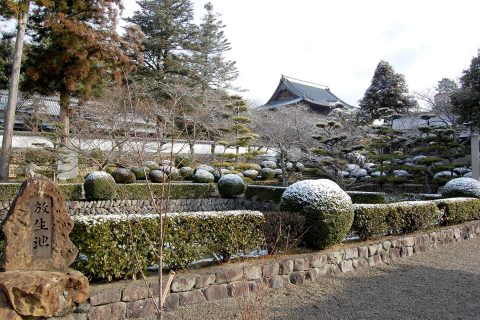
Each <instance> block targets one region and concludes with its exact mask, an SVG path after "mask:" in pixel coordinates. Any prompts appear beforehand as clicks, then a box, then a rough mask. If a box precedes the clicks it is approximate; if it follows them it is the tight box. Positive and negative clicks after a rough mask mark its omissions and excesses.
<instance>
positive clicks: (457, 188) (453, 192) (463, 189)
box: [442, 178, 480, 198]
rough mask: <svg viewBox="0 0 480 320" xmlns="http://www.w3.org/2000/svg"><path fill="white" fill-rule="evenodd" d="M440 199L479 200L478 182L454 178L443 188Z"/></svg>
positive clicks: (470, 179)
mask: <svg viewBox="0 0 480 320" xmlns="http://www.w3.org/2000/svg"><path fill="white" fill-rule="evenodd" d="M442 197H444V198H455V197H473V198H480V181H478V180H475V179H472V178H455V179H452V180H450V181H448V182H447V184H445V186H444V187H443V192H442Z"/></svg>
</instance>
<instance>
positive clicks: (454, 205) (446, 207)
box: [435, 198, 480, 225]
mask: <svg viewBox="0 0 480 320" xmlns="http://www.w3.org/2000/svg"><path fill="white" fill-rule="evenodd" d="M435 202H436V204H437V206H438V208H439V209H440V210H441V211H442V219H441V224H442V225H452V224H457V223H462V222H464V221H470V220H476V219H480V199H476V198H451V199H441V200H436V201H435Z"/></svg>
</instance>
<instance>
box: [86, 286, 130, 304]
mask: <svg viewBox="0 0 480 320" xmlns="http://www.w3.org/2000/svg"><path fill="white" fill-rule="evenodd" d="M121 299H122V292H121V291H120V289H113V290H105V291H101V292H98V293H96V294H94V295H92V296H90V304H91V305H92V306H98V305H101V304H108V303H112V302H119V301H120V300H121Z"/></svg>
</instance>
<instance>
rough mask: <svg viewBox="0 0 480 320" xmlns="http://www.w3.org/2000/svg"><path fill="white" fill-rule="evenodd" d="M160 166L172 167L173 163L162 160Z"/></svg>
mask: <svg viewBox="0 0 480 320" xmlns="http://www.w3.org/2000/svg"><path fill="white" fill-rule="evenodd" d="M159 164H160V166H173V165H174V163H173V161H172V160H162V161H160V162H159Z"/></svg>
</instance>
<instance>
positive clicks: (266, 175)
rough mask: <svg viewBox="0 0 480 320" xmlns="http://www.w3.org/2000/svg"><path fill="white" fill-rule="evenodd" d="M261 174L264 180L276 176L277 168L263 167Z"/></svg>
mask: <svg viewBox="0 0 480 320" xmlns="http://www.w3.org/2000/svg"><path fill="white" fill-rule="evenodd" d="M260 176H261V177H262V179H263V180H268V179H272V178H275V170H273V169H270V168H262V169H261V170H260Z"/></svg>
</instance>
